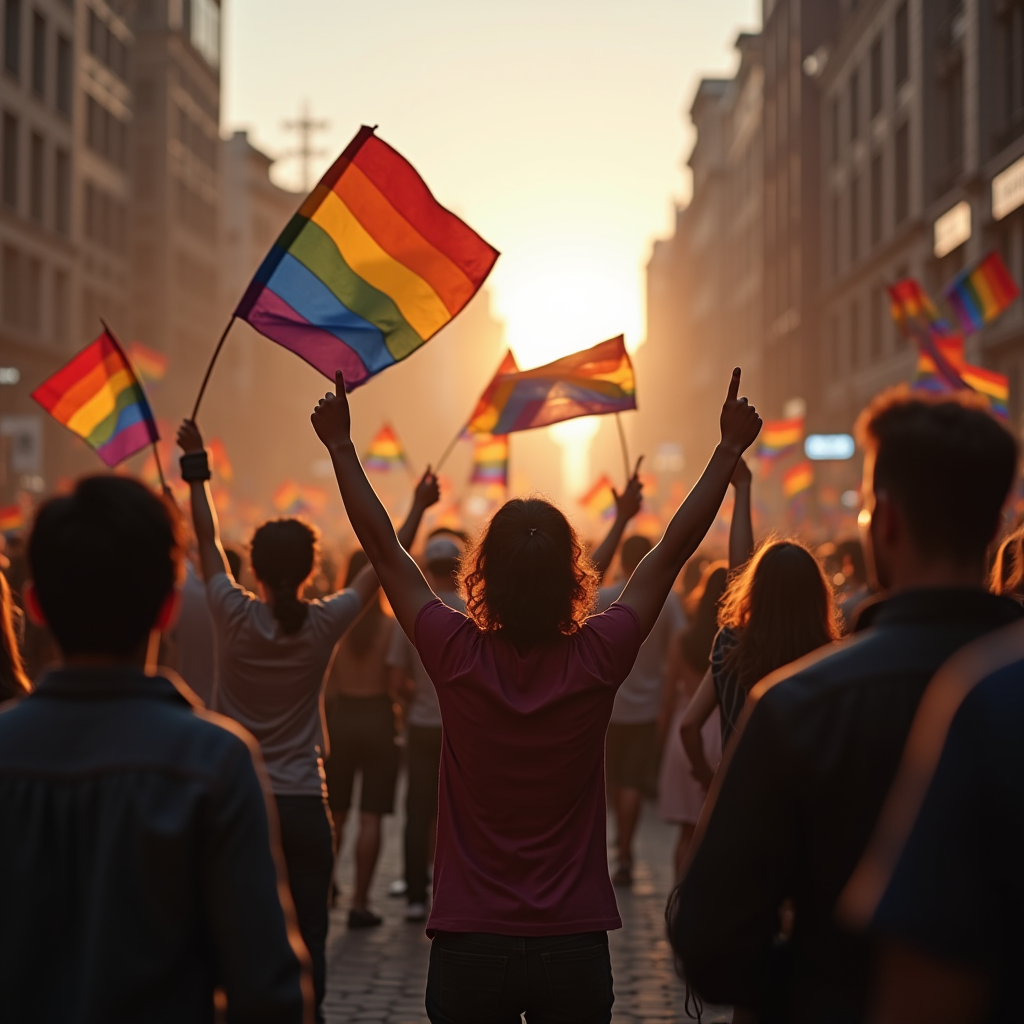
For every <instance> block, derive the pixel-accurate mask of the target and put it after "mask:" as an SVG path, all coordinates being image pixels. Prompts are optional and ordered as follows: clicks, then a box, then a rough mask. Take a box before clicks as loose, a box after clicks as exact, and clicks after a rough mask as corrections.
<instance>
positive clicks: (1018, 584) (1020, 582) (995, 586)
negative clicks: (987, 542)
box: [989, 526, 1024, 602]
mask: <svg viewBox="0 0 1024 1024" xmlns="http://www.w3.org/2000/svg"><path fill="white" fill-rule="evenodd" d="M989 587H990V588H991V590H992V593H993V594H1005V595H1006V596H1007V597H1012V598H1014V599H1015V600H1017V601H1022V602H1024V528H1022V527H1019V526H1018V527H1017V529H1015V530H1013V531H1012V532H1011V533H1009V534H1008V535H1007V536H1006V537H1005V538H1004V539H1003V542H1002V543H1001V544H1000V545H999V549H998V550H997V551H996V557H995V560H994V561H993V563H992V571H991V572H990V574H989Z"/></svg>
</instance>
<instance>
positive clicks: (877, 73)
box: [871, 36, 882, 119]
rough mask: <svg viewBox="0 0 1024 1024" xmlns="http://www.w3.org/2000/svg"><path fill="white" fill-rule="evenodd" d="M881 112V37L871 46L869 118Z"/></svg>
mask: <svg viewBox="0 0 1024 1024" xmlns="http://www.w3.org/2000/svg"><path fill="white" fill-rule="evenodd" d="M881 112H882V37H881V36H879V37H878V38H877V39H876V40H875V41H874V42H873V43H872V44H871V118H872V119H874V118H876V117H878V115H879V114H880V113H881Z"/></svg>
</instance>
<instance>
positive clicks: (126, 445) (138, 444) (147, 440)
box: [96, 420, 153, 466]
mask: <svg viewBox="0 0 1024 1024" xmlns="http://www.w3.org/2000/svg"><path fill="white" fill-rule="evenodd" d="M152 443H153V437H152V435H151V433H150V427H149V424H148V423H147V422H146V421H145V420H141V421H139V422H137V423H133V424H132V425H131V426H130V427H126V428H125V429H124V430H120V431H118V432H117V433H116V434H115V435H114V436H113V437H112V438H111V439H110V440H109V441H107V442H106V443H105V444H101V445H100V446H99V448H97V449H96V454H97V455H98V456H99V457H100V458H101V459H102V460H103V461H104V462H105V463H106V464H107V465H108V466H116V465H117V464H118V463H119V462H122V461H123V460H124V459H127V458H128V456H129V455H134V454H135V453H136V452H137V451H139V450H140V449H142V448H145V447H146V445H148V444H152Z"/></svg>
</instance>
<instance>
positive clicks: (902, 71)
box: [895, 0, 910, 89]
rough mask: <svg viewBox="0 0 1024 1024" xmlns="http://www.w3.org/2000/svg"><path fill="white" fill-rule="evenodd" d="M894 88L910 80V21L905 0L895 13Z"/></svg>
mask: <svg viewBox="0 0 1024 1024" xmlns="http://www.w3.org/2000/svg"><path fill="white" fill-rule="evenodd" d="M895 35H896V88H897V89H898V88H899V87H900V86H901V85H903V83H904V82H905V81H906V80H907V79H908V78H910V21H909V18H908V15H907V4H906V0H904V2H903V3H902V4H900V6H899V8H898V9H897V11H896V33H895Z"/></svg>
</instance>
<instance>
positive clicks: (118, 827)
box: [0, 476, 312, 1024]
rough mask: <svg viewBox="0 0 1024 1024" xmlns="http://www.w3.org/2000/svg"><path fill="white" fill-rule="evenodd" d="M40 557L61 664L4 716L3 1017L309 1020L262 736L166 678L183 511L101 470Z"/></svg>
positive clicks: (49, 514)
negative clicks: (160, 659) (161, 663)
mask: <svg viewBox="0 0 1024 1024" xmlns="http://www.w3.org/2000/svg"><path fill="white" fill-rule="evenodd" d="M28 555H29V563H30V566H31V574H32V582H31V583H30V584H29V585H27V586H26V588H25V598H26V602H27V605H28V610H29V613H30V614H31V615H32V616H33V617H34V618H35V620H36V621H37V622H40V623H41V622H45V623H46V624H47V625H48V626H49V628H50V630H51V632H52V633H53V636H54V637H55V638H56V642H57V644H58V646H59V648H60V651H61V655H62V661H61V667H60V668H58V669H55V670H53V671H51V672H48V673H47V674H46V675H45V676H43V678H42V679H41V680H40V681H39V683H38V685H37V687H36V689H35V691H34V692H33V693H31V694H30V695H28V696H27V697H25V698H24V699H22V700H21V701H20V702H10V703H8V704H7V705H5V706H4V709H3V711H2V713H0V877H3V878H4V879H5V886H4V896H3V900H2V901H0V1020H4V1021H28V1020H39V1021H64V1022H83V1024H85V1022H95V1024H106V1022H110V1021H124V1020H145V1021H149V1022H159V1021H166V1022H168V1024H177V1022H180V1021H212V1020H213V1019H214V1001H215V992H216V990H217V989H220V990H222V992H223V994H224V996H225V997H226V1001H227V1009H226V1013H227V1020H228V1021H231V1022H236V1021H237V1022H246V1021H253V1022H255V1021H260V1022H268V1021H280V1022H286V1021H287V1022H292V1021H295V1022H300V1021H309V1020H311V1019H312V984H311V981H310V977H309V970H308V955H307V953H306V950H305V947H304V946H303V945H302V942H301V939H299V937H298V932H297V929H296V927H295V922H294V911H293V909H292V905H291V900H290V897H289V895H288V888H287V885H286V884H285V883H284V881H283V875H282V872H281V871H280V870H279V865H280V863H281V859H280V853H279V850H278V846H277V821H276V818H275V816H274V812H273V808H272V806H271V805H270V804H269V803H268V799H267V791H266V788H265V785H264V780H263V768H262V762H261V760H260V757H259V751H258V748H257V745H256V742H255V740H254V739H253V738H252V736H250V735H249V734H248V733H247V732H246V731H245V730H244V729H242V728H241V727H240V726H238V725H237V724H235V723H233V722H231V721H229V720H228V719H225V718H222V717H220V716H219V715H215V714H212V713H210V712H207V711H204V710H202V709H201V708H200V707H196V706H193V704H192V703H191V699H190V698H192V697H193V695H192V694H191V691H189V690H188V689H187V687H186V686H185V685H184V684H183V683H181V681H180V680H178V679H177V678H176V677H175V676H173V674H167V675H165V674H160V673H158V672H157V671H156V668H155V664H154V662H155V657H156V651H157V648H158V645H159V638H160V632H161V631H162V630H164V629H166V628H167V627H168V626H169V625H170V623H171V622H172V620H173V616H174V611H175V605H176V601H177V588H178V585H179V583H180V579H181V575H182V573H181V558H182V552H181V541H180V536H179V529H178V519H177V512H176V510H174V509H173V507H172V506H171V505H170V503H169V502H165V501H163V500H161V499H160V498H159V497H157V496H156V495H155V494H153V493H152V492H151V491H149V490H148V489H147V488H145V487H144V486H143V485H142V484H141V483H138V482H137V481H135V480H131V479H127V478H123V477H114V476H103V477H91V478H86V479H83V480H81V481H79V483H78V484H77V486H76V487H75V489H74V492H73V493H72V494H70V495H67V496H65V497H58V498H54V499H52V500H50V501H49V502H47V503H46V504H45V505H43V506H42V508H41V509H40V510H39V513H38V515H37V517H36V521H35V525H34V528H33V531H32V535H31V538H30V540H29V551H28Z"/></svg>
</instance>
